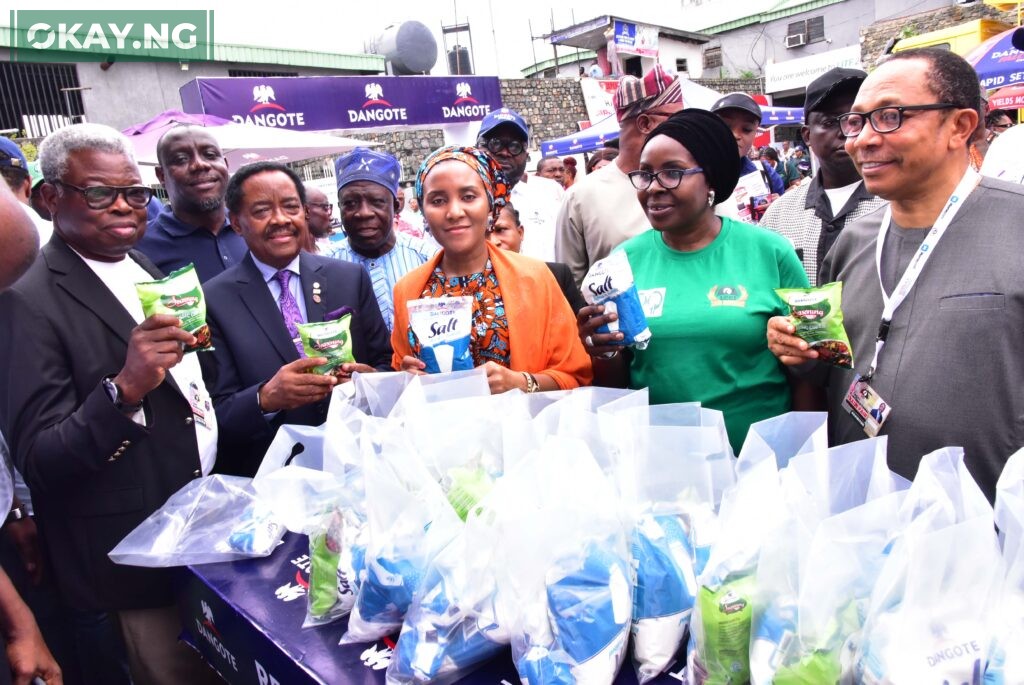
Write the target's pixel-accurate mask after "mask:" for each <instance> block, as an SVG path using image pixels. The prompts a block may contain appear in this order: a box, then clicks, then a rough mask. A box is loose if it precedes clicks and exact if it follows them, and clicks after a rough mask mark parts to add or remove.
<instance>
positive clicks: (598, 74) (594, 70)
mask: <svg viewBox="0 0 1024 685" xmlns="http://www.w3.org/2000/svg"><path fill="white" fill-rule="evenodd" d="M587 76H589V77H590V78H604V69H602V68H601V65H600V64H591V65H590V68H589V69H587Z"/></svg>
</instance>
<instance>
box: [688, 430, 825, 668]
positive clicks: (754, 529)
mask: <svg viewBox="0 0 1024 685" xmlns="http://www.w3.org/2000/svg"><path fill="white" fill-rule="evenodd" d="M825 419H826V415H825V414H824V413H810V412H808V413H801V412H791V413H788V414H783V415H781V416H777V417H775V418H773V419H767V420H765V421H760V422H758V423H755V424H753V425H752V426H751V427H750V431H749V432H748V434H747V439H746V440H745V441H744V443H743V448H742V449H741V450H740V456H739V458H738V460H737V462H736V471H737V481H736V484H735V485H734V486H732V487H731V488H730V489H729V490H728V491H726V493H725V495H724V496H723V499H722V505H721V508H720V511H719V521H720V530H719V533H718V539H717V541H716V542H715V544H714V546H713V547H712V549H711V553H710V556H709V558H708V562H707V565H706V566H705V568H704V571H703V572H702V573H701V574H700V576H699V578H698V586H699V588H698V591H697V602H696V604H695V606H694V611H693V615H692V617H691V620H690V635H691V650H690V653H689V654H688V656H687V663H688V674H689V677H690V680H691V682H693V683H711V684H713V685H719V684H721V683H744V682H746V681H747V680H748V679H749V677H750V630H751V621H752V616H753V607H752V604H751V603H752V601H753V596H754V592H755V590H756V572H757V561H758V556H759V554H760V550H761V545H762V544H763V543H764V541H765V540H767V539H769V535H770V534H771V533H772V531H774V530H775V529H776V528H777V526H778V525H779V522H780V521H781V520H782V517H783V515H784V512H785V510H784V508H783V492H782V487H781V484H780V480H779V470H780V469H783V468H785V467H786V465H787V464H788V463H789V461H790V459H792V458H793V457H795V456H797V455H798V454H801V453H807V452H812V451H814V450H815V449H817V448H818V447H819V446H820V448H821V449H825V448H826V445H827V430H826V427H825Z"/></svg>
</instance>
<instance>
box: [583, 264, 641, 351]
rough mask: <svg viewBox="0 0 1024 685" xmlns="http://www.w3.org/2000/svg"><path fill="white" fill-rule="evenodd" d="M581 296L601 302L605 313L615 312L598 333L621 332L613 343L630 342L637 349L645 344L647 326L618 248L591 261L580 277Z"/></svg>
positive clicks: (595, 302)
mask: <svg viewBox="0 0 1024 685" xmlns="http://www.w3.org/2000/svg"><path fill="white" fill-rule="evenodd" d="M583 298H584V299H585V300H586V301H587V304H600V305H604V312H605V314H611V313H615V314H618V317H619V318H618V320H617V321H612V322H611V323H609V324H606V325H604V326H601V327H600V328H598V329H597V332H598V333H618V332H621V333H622V335H623V336H624V337H623V338H622V340H621V341H619V342H617V343H615V344H616V345H632V346H634V347H636V348H637V349H638V350H642V349H645V348H646V347H647V345H648V343H649V342H650V340H651V329H650V328H648V327H647V317H646V316H644V310H643V307H642V306H641V305H640V295H638V294H637V291H636V283H634V282H633V269H632V268H631V267H630V266H629V258H628V257H627V256H626V253H625V252H623V251H621V250H619V251H618V252H613V253H612V254H610V255H608V256H607V257H605V258H604V259H599V260H598V261H596V262H594V265H593V266H592V267H590V271H588V272H587V275H586V277H585V278H584V279H583Z"/></svg>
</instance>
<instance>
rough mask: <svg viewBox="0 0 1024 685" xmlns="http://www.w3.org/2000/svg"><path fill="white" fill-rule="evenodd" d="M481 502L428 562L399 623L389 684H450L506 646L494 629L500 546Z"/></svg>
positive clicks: (500, 632) (502, 633)
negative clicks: (495, 559) (495, 558)
mask: <svg viewBox="0 0 1024 685" xmlns="http://www.w3.org/2000/svg"><path fill="white" fill-rule="evenodd" d="M486 502H487V500H486V499H485V500H484V503H483V504H482V505H481V509H479V510H477V511H474V512H472V513H471V514H470V515H469V518H468V520H467V521H466V525H465V526H464V527H463V529H462V530H461V531H460V533H459V535H458V537H456V538H455V540H453V541H452V543H451V544H449V545H448V546H447V547H445V548H444V550H442V551H441V553H440V554H438V555H437V556H436V557H435V558H434V560H433V561H432V562H431V563H430V565H429V566H428V568H427V571H426V573H425V574H424V576H423V581H422V583H421V584H420V588H419V590H418V591H417V594H416V598H415V599H414V600H413V604H412V607H411V608H410V609H409V613H408V614H407V615H406V617H405V622H404V623H403V624H402V633H401V635H400V636H399V638H398V643H397V645H396V646H395V653H394V656H393V657H392V658H391V665H390V666H389V667H388V672H387V681H388V682H389V683H427V682H430V683H450V682H454V681H456V680H459V679H461V678H463V677H465V676H466V675H468V674H469V673H471V672H472V671H473V670H474V669H476V668H477V667H478V666H480V665H481V664H482V663H483V662H485V661H487V660H488V659H490V658H492V657H494V656H495V655H497V654H498V653H500V652H501V650H502V649H503V647H504V646H505V645H507V644H508V642H509V637H508V632H507V630H505V629H504V628H502V627H501V626H499V625H498V619H497V614H496V611H495V595H496V592H497V585H496V580H495V577H494V568H493V553H494V549H495V547H496V545H498V544H501V543H500V540H499V538H498V537H497V536H496V535H495V531H494V517H493V516H490V515H488V514H486V513H480V512H486V511H487V509H486Z"/></svg>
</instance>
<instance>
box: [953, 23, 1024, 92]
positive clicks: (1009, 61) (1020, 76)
mask: <svg viewBox="0 0 1024 685" xmlns="http://www.w3.org/2000/svg"><path fill="white" fill-rule="evenodd" d="M1014 36H1016V38H1015V37H1014ZM1015 46H1024V29H1022V28H1019V27H1018V28H1013V29H1010V30H1009V31H1003V32H1002V33H1000V34H998V35H995V36H992V37H991V38H989V39H988V40H986V41H985V42H984V43H982V44H981V45H979V46H978V47H976V48H974V49H973V50H971V51H970V52H969V53H967V55H966V56H965V57H964V59H966V60H967V61H968V62H969V63H970V64H971V66H972V67H974V70H975V71H976V72H978V81H980V82H981V85H982V87H984V88H985V89H986V90H991V89H993V88H1002V87H1003V86H1012V85H1016V84H1018V83H1024V52H1022V51H1021V50H1019V49H1018V47H1015Z"/></svg>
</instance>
